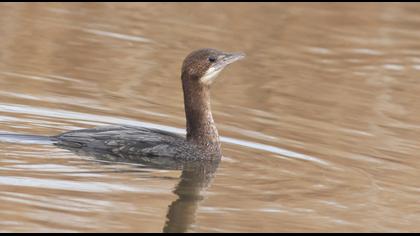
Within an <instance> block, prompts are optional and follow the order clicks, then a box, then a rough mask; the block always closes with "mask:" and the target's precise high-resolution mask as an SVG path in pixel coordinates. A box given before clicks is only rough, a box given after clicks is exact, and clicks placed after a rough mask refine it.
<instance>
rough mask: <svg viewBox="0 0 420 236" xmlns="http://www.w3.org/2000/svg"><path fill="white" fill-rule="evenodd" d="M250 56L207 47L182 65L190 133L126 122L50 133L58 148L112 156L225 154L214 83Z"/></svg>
mask: <svg viewBox="0 0 420 236" xmlns="http://www.w3.org/2000/svg"><path fill="white" fill-rule="evenodd" d="M244 57H245V54H244V53H242V52H237V53H226V52H222V51H219V50H216V49H211V48H204V49H199V50H196V51H193V52H191V53H190V54H189V55H188V56H187V57H186V58H185V59H184V61H183V64H182V69H181V81H182V89H183V93H184V108H185V116H186V131H187V132H186V136H185V137H184V136H182V135H178V134H174V133H170V132H167V131H164V130H159V129H153V128H146V127H136V126H127V125H118V126H116V125H113V126H99V127H96V128H91V129H81V130H74V131H69V132H65V133H62V134H59V135H56V136H51V137H49V138H50V139H51V140H52V141H53V143H54V144H55V145H57V146H60V147H63V148H67V149H71V150H72V151H76V152H84V153H90V154H94V155H95V153H96V155H95V156H98V155H97V154H98V153H102V154H110V156H113V157H122V158H124V159H129V160H131V161H136V159H137V158H139V157H141V158H142V160H143V161H144V159H145V158H146V159H148V160H150V161H151V162H159V161H160V160H165V161H167V160H168V158H170V159H173V161H188V160H210V159H218V158H220V157H221V156H222V152H221V144H220V139H219V134H218V132H217V128H216V125H215V122H214V120H213V116H212V113H211V107H210V87H211V85H212V84H213V83H214V81H215V79H216V78H217V77H218V75H219V73H220V72H221V71H222V70H223V69H224V68H225V67H226V66H227V65H229V64H231V63H233V62H235V61H238V60H240V59H242V58H244Z"/></svg>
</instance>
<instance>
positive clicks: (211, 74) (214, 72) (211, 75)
mask: <svg viewBox="0 0 420 236" xmlns="http://www.w3.org/2000/svg"><path fill="white" fill-rule="evenodd" d="M222 69H223V68H218V69H215V68H212V67H210V68H209V69H208V70H207V71H206V73H205V74H204V75H203V77H201V79H200V81H201V83H203V84H205V85H211V84H212V83H213V82H214V80H215V79H216V77H217V76H218V75H219V73H220V71H222Z"/></svg>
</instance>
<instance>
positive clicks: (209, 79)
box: [201, 52, 245, 85]
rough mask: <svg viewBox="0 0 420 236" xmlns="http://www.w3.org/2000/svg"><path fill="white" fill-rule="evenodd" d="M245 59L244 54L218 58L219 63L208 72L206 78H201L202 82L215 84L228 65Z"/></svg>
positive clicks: (225, 54)
mask: <svg viewBox="0 0 420 236" xmlns="http://www.w3.org/2000/svg"><path fill="white" fill-rule="evenodd" d="M244 57H245V53H243V52H235V53H224V54H222V55H220V56H219V58H217V61H216V62H215V63H214V64H213V65H212V66H211V67H210V68H209V69H208V70H207V72H206V73H205V74H204V76H203V77H202V78H201V82H202V83H204V84H207V85H210V84H212V83H213V82H214V80H215V79H216V77H217V75H218V74H219V73H220V71H222V70H223V68H225V67H226V66H227V65H229V64H231V63H233V62H235V61H238V60H240V59H242V58H244Z"/></svg>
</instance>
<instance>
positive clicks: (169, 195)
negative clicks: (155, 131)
mask: <svg viewBox="0 0 420 236" xmlns="http://www.w3.org/2000/svg"><path fill="white" fill-rule="evenodd" d="M419 13H420V5H419V4H412V3H346V4H342V3H161V4H159V3H42V4H36V3H2V4H0V35H1V42H0V132H1V133H5V132H10V133H25V134H39V135H54V134H58V133H60V132H64V131H69V130H74V129H79V128H89V127H93V126H96V125H105V124H132V125H144V126H148V127H159V128H163V129H166V130H168V131H176V132H182V131H183V129H184V127H185V118H184V110H183V97H182V90H181V83H180V79H179V77H180V67H181V63H182V60H183V59H184V57H185V56H186V55H187V54H188V53H189V52H191V51H192V50H195V49H198V48H202V47H211V48H217V49H220V50H223V51H228V52H232V51H243V52H245V53H246V54H247V58H246V59H245V60H243V61H240V62H238V63H235V64H233V65H232V66H230V67H229V68H227V69H226V70H225V71H223V72H222V73H221V75H220V76H219V78H218V80H217V82H216V83H215V84H214V86H213V87H212V110H213V116H214V118H215V121H216V124H217V127H218V129H219V134H220V135H221V136H223V139H222V140H223V143H222V145H223V153H224V158H223V159H222V162H221V164H220V166H219V168H218V169H217V171H216V173H215V176H214V178H213V179H212V182H211V184H210V185H209V186H208V188H207V189H205V190H203V191H202V192H201V193H200V196H201V197H202V199H201V200H200V201H199V202H194V203H193V204H192V205H193V206H194V207H192V208H188V209H190V210H189V211H188V212H183V213H182V214H183V216H176V217H173V216H171V214H168V212H169V210H168V209H169V208H170V207H169V206H170V204H171V203H172V202H174V201H176V200H177V199H178V195H177V194H175V193H174V189H175V186H177V184H178V182H179V180H180V174H181V172H180V171H178V170H159V169H151V168H143V169H139V168H137V167H135V166H132V165H128V164H123V163H115V164H112V163H109V164H106V165H104V164H100V163H98V162H95V161H92V160H91V159H89V158H85V157H81V156H77V155H75V154H73V153H71V152H69V151H66V150H62V149H58V148H56V147H54V146H50V145H42V144H29V145H28V144H22V143H2V142H0V150H1V152H0V208H1V209H2V210H1V213H0V231H1V232H10V231H11V232H27V231H36V232H62V231H64V232H80V231H82V232H133V231H136V232H161V231H162V230H163V228H164V226H165V224H167V223H165V222H168V221H171V217H173V219H183V220H181V221H182V222H175V223H174V224H182V225H183V226H185V227H184V229H183V230H182V231H187V232H314V231H315V232H361V231H364V232H382V231H386V232H413V231H420V225H419V224H418V222H419V219H420V198H419V194H420V182H419V179H420V159H419V153H420V152H419V151H420V146H419V141H418V140H420V133H419V132H420V105H419V103H418V102H417V99H419V94H420V86H419V85H418V83H419V81H420V30H419V29H420V14H419ZM183 209H184V208H183ZM185 209H186V208H185Z"/></svg>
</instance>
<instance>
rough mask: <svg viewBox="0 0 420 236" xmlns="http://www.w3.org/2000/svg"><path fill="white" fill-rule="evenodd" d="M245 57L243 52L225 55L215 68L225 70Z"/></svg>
mask: <svg viewBox="0 0 420 236" xmlns="http://www.w3.org/2000/svg"><path fill="white" fill-rule="evenodd" d="M244 57H245V53H243V52H234V53H225V54H223V55H222V56H220V58H219V59H218V61H217V62H216V64H215V67H218V68H220V69H222V68H224V67H225V66H227V65H229V64H231V63H234V62H235V61H239V60H241V59H243V58H244Z"/></svg>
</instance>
